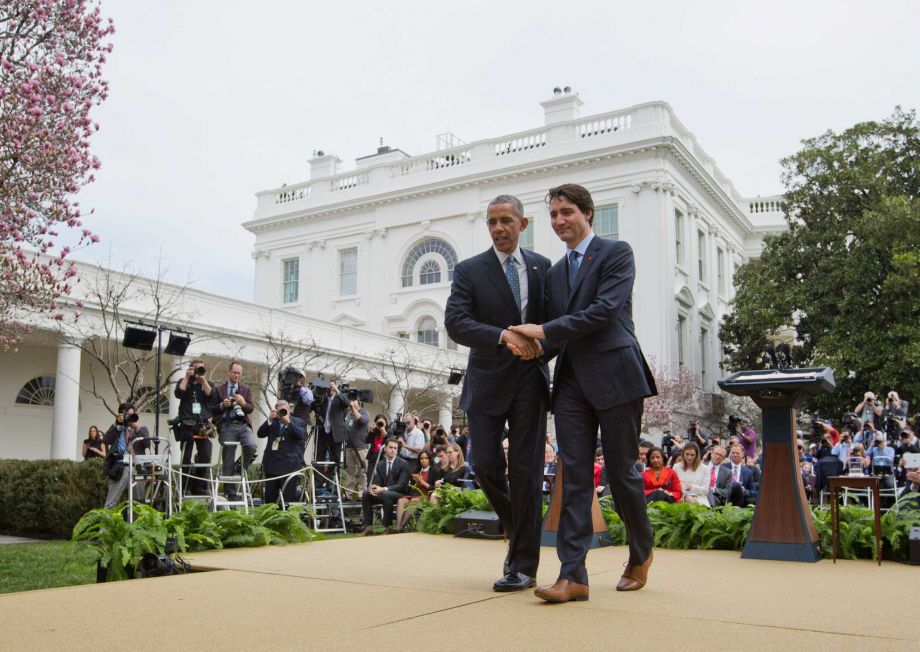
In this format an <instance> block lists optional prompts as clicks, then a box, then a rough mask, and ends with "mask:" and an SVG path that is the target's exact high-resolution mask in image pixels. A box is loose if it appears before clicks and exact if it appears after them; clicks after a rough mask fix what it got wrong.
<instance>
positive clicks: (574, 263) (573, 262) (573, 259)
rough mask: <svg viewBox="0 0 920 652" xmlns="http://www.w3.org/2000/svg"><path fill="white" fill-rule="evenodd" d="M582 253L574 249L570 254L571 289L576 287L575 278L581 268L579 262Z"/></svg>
mask: <svg viewBox="0 0 920 652" xmlns="http://www.w3.org/2000/svg"><path fill="white" fill-rule="evenodd" d="M579 256H581V254H580V253H578V252H577V251H575V250H574V249H572V251H570V252H569V289H570V290H571V289H572V288H573V287H575V278H576V277H577V276H578V268H579V267H580V266H581V262H580V261H579Z"/></svg>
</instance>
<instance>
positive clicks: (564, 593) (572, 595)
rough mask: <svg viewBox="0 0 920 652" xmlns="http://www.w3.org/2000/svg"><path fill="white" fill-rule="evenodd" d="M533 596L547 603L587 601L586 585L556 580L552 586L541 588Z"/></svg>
mask: <svg viewBox="0 0 920 652" xmlns="http://www.w3.org/2000/svg"><path fill="white" fill-rule="evenodd" d="M533 594H534V595H535V596H537V597H538V598H540V599H541V600H546V601H547V602H571V601H573V600H574V601H575V602H581V601H582V600H587V599H588V585H587V584H579V583H578V582H573V581H572V580H563V579H558V580H556V583H555V584H553V585H552V586H541V587H540V588H539V589H536V590H535V591H534V592H533Z"/></svg>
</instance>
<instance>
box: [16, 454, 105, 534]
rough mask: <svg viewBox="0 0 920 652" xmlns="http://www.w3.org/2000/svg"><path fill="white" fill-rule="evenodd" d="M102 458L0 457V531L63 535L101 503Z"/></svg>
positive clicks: (103, 481)
mask: <svg viewBox="0 0 920 652" xmlns="http://www.w3.org/2000/svg"><path fill="white" fill-rule="evenodd" d="M107 490H108V483H107V481H106V477H105V474H104V473H103V472H102V460H101V459H93V460H89V461H86V462H73V461H70V460H0V532H3V533H5V534H14V535H23V536H38V537H52V538H59V539H68V538H70V534H71V532H72V531H73V527H74V525H76V523H77V522H78V521H79V520H80V518H81V517H82V516H83V515H84V514H85V513H86V512H88V511H89V510H91V509H93V508H95V507H99V506H101V505H102V504H104V503H105V495H106V491H107Z"/></svg>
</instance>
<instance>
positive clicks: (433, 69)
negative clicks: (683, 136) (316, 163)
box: [78, 0, 920, 300]
mask: <svg viewBox="0 0 920 652" xmlns="http://www.w3.org/2000/svg"><path fill="white" fill-rule="evenodd" d="M102 11H103V14H104V15H106V16H111V17H112V18H114V20H115V26H116V29H117V33H116V34H115V36H114V43H115V51H114V52H113V54H112V55H111V57H110V58H109V61H108V63H107V64H106V67H105V77H106V78H107V79H108V80H109V82H110V84H111V94H110V96H109V99H108V100H107V101H106V102H105V104H104V105H103V106H102V107H100V108H99V109H98V110H97V111H96V112H95V114H94V117H95V119H96V120H97V121H98V122H99V123H100V125H101V131H100V132H99V133H98V134H96V135H95V136H94V138H93V141H92V149H93V151H94V153H95V154H97V155H98V156H99V157H100V158H101V159H102V169H101V170H100V172H99V174H98V179H97V181H96V182H95V183H94V184H92V185H90V186H88V187H87V188H86V189H84V190H83V191H82V193H81V196H80V201H81V204H82V206H83V208H84V211H87V210H89V209H90V208H94V209H95V214H94V215H92V216H90V217H88V218H87V219H86V220H85V225H86V226H87V227H88V228H90V229H92V230H93V231H94V232H96V233H97V234H98V235H99V236H100V237H101V239H102V242H101V243H100V244H98V245H95V246H93V247H91V248H89V249H86V250H83V251H81V252H80V253H79V254H78V258H80V259H83V260H88V261H92V262H104V261H106V260H108V259H109V252H111V256H112V259H113V262H114V263H119V264H121V263H125V262H129V263H130V264H131V265H132V266H133V268H134V269H136V270H137V271H141V272H144V273H152V272H153V271H154V270H155V268H156V264H157V263H156V261H157V259H158V256H159V255H162V257H163V260H164V261H165V263H166V265H167V266H168V269H169V278H170V279H171V280H174V281H178V282H187V281H191V282H192V284H193V287H195V288H197V289H201V290H206V291H210V292H216V293H219V294H223V295H227V296H232V297H236V298H241V299H247V300H251V299H252V278H253V261H252V259H251V257H250V252H251V250H252V245H253V243H254V237H253V236H252V235H250V234H249V233H248V232H247V231H245V230H244V229H243V228H242V227H241V226H240V223H241V222H243V221H245V220H247V219H249V218H251V216H252V213H253V210H254V208H255V198H254V193H256V192H257V191H259V190H265V189H269V188H274V187H277V186H279V185H281V184H282V183H296V182H299V181H304V180H306V179H307V178H308V165H307V159H309V158H310V155H311V152H312V151H313V150H315V149H323V150H325V151H326V152H327V153H334V154H336V155H338V156H339V157H340V158H341V159H342V160H343V162H344V167H346V168H348V167H350V166H353V164H354V158H355V157H357V156H364V155H367V154H371V153H373V152H374V151H375V148H376V146H377V143H378V139H379V138H380V137H383V138H384V141H385V143H386V144H388V145H391V146H395V147H399V148H401V149H403V150H405V151H406V152H408V153H410V154H413V155H415V154H422V153H425V152H429V151H432V150H434V149H435V135H436V134H439V133H442V132H446V131H450V132H453V133H454V134H456V135H457V136H459V137H460V138H462V139H463V140H465V141H467V142H469V141H472V140H476V139H479V138H488V137H494V136H499V135H501V134H505V133H510V132H515V131H521V130H525V129H532V128H537V127H539V126H541V125H542V124H543V115H542V109H541V107H540V106H539V102H540V101H542V100H545V99H547V98H549V97H550V96H551V94H552V88H553V87H554V86H564V85H570V86H572V87H573V88H575V89H576V90H577V91H578V93H579V94H580V96H581V98H582V99H583V100H584V102H585V106H584V107H582V114H583V115H588V114H593V113H602V112H605V111H612V110H615V109H618V108H624V107H627V106H630V105H633V104H637V103H640V102H646V101H650V100H665V101H667V102H669V103H670V104H671V106H672V107H673V108H674V110H675V111H676V113H677V115H678V116H679V117H680V119H681V120H682V121H683V123H684V124H685V125H686V126H687V128H688V129H690V130H691V131H693V132H694V133H695V134H696V136H697V138H698V140H699V141H700V143H701V144H702V146H703V148H704V149H705V150H706V151H707V152H708V153H709V154H710V155H711V156H712V157H713V158H714V159H715V161H716V163H717V165H719V167H720V168H721V169H722V170H723V172H725V173H726V175H727V176H728V177H729V178H730V179H732V181H733V182H734V183H735V186H736V187H737V188H738V190H739V191H740V192H741V193H742V194H743V195H746V196H749V195H757V194H760V195H769V194H775V193H778V192H780V191H781V190H782V186H781V184H780V180H779V165H778V161H779V159H780V158H782V157H783V156H786V155H788V154H791V153H793V152H795V151H796V150H797V149H798V147H799V142H800V141H801V140H802V139H803V138H808V137H811V136H816V135H818V134H820V133H822V132H823V131H825V130H827V129H835V130H838V129H842V128H845V127H847V126H850V125H852V124H854V123H856V122H859V121H864V120H872V119H882V118H884V117H886V116H888V115H890V114H891V112H892V111H893V109H894V107H895V105H898V104H900V105H902V106H903V107H904V108H905V109H912V108H916V107H918V106H920V84H918V72H920V70H918V68H920V56H918V55H920V45H918V43H920V38H918V37H917V26H918V25H920V3H916V2H908V1H905V2H885V1H880V2H874V3H867V2H865V1H864V0H862V1H860V2H855V1H850V0H847V1H842V0H835V1H828V2H810V1H808V0H798V1H796V2H785V1H783V2H776V1H774V2H770V3H754V2H749V1H743V2H701V1H699V2H686V1H684V2H635V1H632V2H619V1H612V0H607V1H603V2H600V1H598V2H580V1H576V0H568V1H565V2H558V1H556V2H545V1H544V0H530V1H528V2H498V1H496V0H491V1H487V2H486V1H480V0H466V1H464V2H454V1H453V0H443V1H439V2H432V1H431V0H426V1H423V2H415V1H413V2H403V1H397V2H379V1H377V2H370V1H368V2H357V1H354V2H306V1H286V2H281V1H268V0H259V1H256V0H252V1H248V2H244V1H236V2H231V1H227V0H220V1H217V0H213V1H207V2H205V1H201V0H162V1H157V2H138V1H137V0H102Z"/></svg>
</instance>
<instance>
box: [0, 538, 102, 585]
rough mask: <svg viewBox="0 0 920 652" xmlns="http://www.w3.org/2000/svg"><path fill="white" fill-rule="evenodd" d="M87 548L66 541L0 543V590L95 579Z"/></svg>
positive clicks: (88, 581) (87, 582)
mask: <svg viewBox="0 0 920 652" xmlns="http://www.w3.org/2000/svg"><path fill="white" fill-rule="evenodd" d="M90 559H91V553H90V551H89V550H87V549H81V548H80V547H79V546H77V547H75V546H74V545H73V544H72V543H70V542H69V541H43V542H41V543H16V544H10V545H2V546H0V569H3V570H2V571H0V593H13V592H15V591H32V590H34V589H51V588H55V587H59V586H73V585H74V584H90V583H93V582H95V581H96V564H95V563H93V562H91V561H90Z"/></svg>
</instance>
